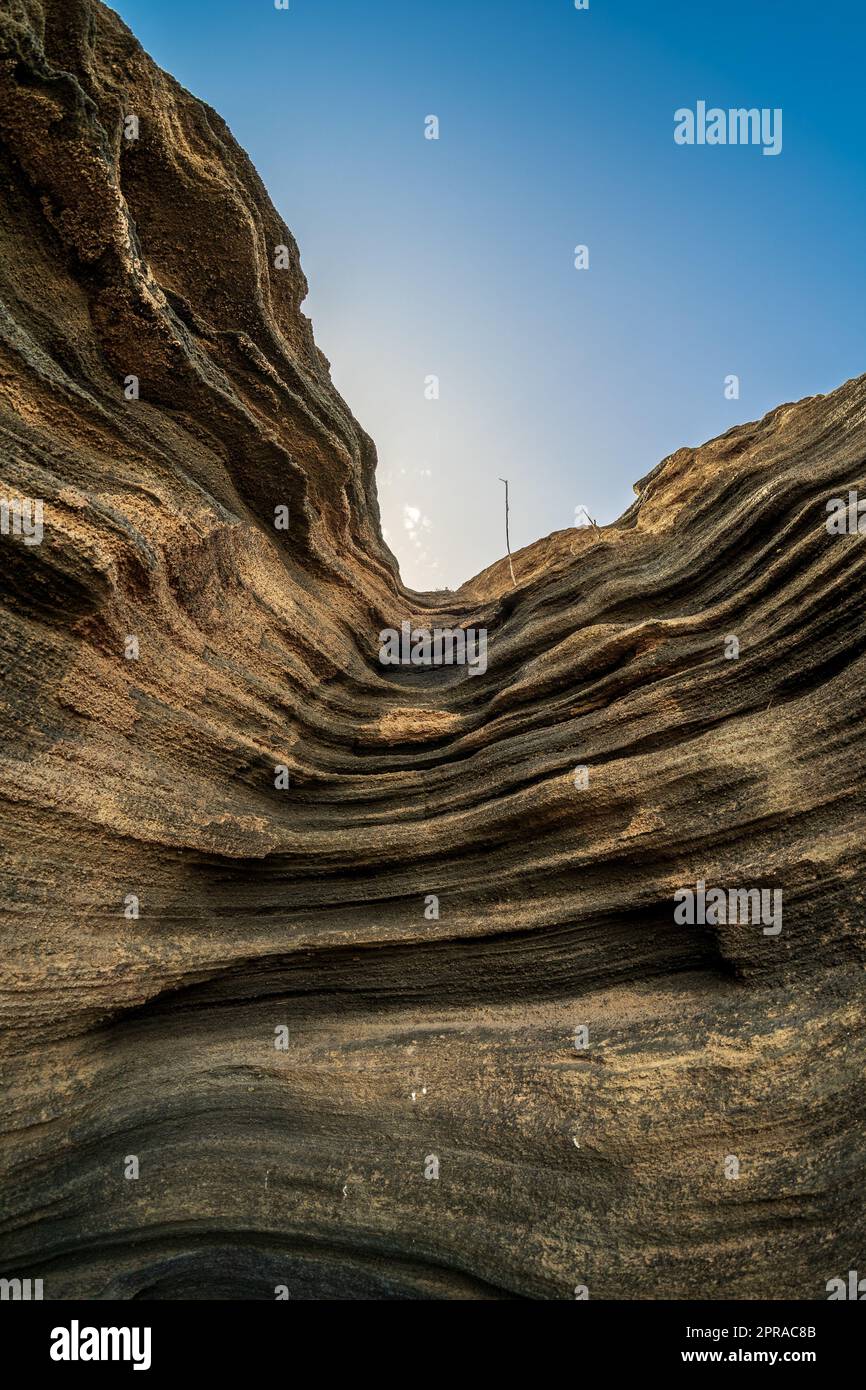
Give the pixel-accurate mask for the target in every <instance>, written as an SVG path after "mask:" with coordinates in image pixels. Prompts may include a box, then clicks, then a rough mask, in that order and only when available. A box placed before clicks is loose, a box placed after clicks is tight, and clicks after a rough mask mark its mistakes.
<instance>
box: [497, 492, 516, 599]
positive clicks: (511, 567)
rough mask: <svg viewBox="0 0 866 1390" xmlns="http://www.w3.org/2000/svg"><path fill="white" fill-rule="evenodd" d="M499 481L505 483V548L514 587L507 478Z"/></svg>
mask: <svg viewBox="0 0 866 1390" xmlns="http://www.w3.org/2000/svg"><path fill="white" fill-rule="evenodd" d="M499 481H500V483H504V484H505V548H506V550H507V551H508V568H509V569H510V570H511V587H512V588H513V589H516V588H517V582H516V580H515V578H514V565H513V564H512V563H511V541H510V539H509V536H508V479H507V478H500V479H499Z"/></svg>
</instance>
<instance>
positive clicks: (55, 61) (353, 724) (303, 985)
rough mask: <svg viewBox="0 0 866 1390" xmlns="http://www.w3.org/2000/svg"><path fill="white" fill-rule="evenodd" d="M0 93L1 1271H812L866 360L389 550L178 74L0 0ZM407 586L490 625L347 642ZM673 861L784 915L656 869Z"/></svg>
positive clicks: (854, 1033)
mask: <svg viewBox="0 0 866 1390" xmlns="http://www.w3.org/2000/svg"><path fill="white" fill-rule="evenodd" d="M131 115H134V116H135V117H136V118H137V121H138V129H137V138H129V136H130V135H133V136H134V135H135V129H134V126H130V124H129V117H130V116H131ZM0 131H2V150H0V158H2V178H3V186H4V197H3V200H2V213H0V215H2V256H0V315H2V318H0V353H2V356H0V438H2V451H0V496H2V498H3V499H4V500H5V501H6V502H7V503H8V505H7V508H6V510H5V512H4V525H3V534H2V536H0V547H2V561H3V563H2V578H0V590H2V604H3V623H2V644H3V687H2V690H3V694H2V706H0V709H2V729H3V746H4V752H3V765H2V777H0V815H2V834H0V842H2V854H3V861H4V862H3V868H4V873H3V878H2V887H0V906H2V950H3V975H2V989H0V1022H2V1025H3V1029H4V1033H3V1068H4V1083H5V1084H4V1095H5V1104H4V1107H3V1115H2V1120H0V1133H2V1142H0V1163H2V1220H0V1275H3V1276H5V1277H11V1276H19V1277H28V1276H29V1277H37V1278H42V1279H43V1280H44V1285H45V1296H46V1297H50V1298H61V1299H62V1298H70V1297H86V1298H111V1297H121V1298H134V1297H144V1298H220V1297H225V1298H248V1299H272V1298H273V1297H274V1296H275V1289H278V1288H284V1289H286V1290H288V1291H289V1293H290V1295H291V1296H292V1297H293V1298H304V1297H339V1298H359V1297H374V1298H389V1297H421V1298H486V1297H497V1298H514V1297H529V1298H541V1299H559V1298H573V1297H575V1295H576V1293H577V1296H578V1297H580V1296H584V1295H585V1292H586V1291H588V1294H589V1297H591V1298H620V1299H622V1298H640V1299H653V1298H662V1297H664V1298H671V1297H674V1298H675V1297H698V1298H707V1299H714V1298H723V1297H742V1298H754V1297H761V1298H781V1297H800V1298H807V1299H816V1298H825V1297H826V1292H825V1287H826V1282H827V1280H828V1279H831V1278H833V1277H834V1276H838V1275H843V1276H844V1275H845V1274H846V1272H847V1271H848V1270H849V1268H856V1267H857V1261H858V1260H860V1261H861V1264H862V1260H863V1237H864V1231H866V1205H864V1195H863V1193H864V1148H866V1138H864V1133H863V1130H864V1110H866V1103H864V1062H866V1042H864V1036H863V1028H862V1020H863V963H864V936H866V907H864V889H863V885H864V879H866V873H864V869H866V855H864V848H863V846H864V837H866V808H864V797H863V783H864V768H866V764H864V752H863V749H864V735H863V728H864V673H866V655H864V649H866V620H864V616H863V592H864V578H866V559H864V556H866V548H864V547H866V539H864V538H863V537H862V536H858V535H850V536H837V535H830V534H829V533H828V531H827V527H826V525H825V517H826V512H825V505H826V501H827V500H828V499H829V498H831V497H835V496H842V497H847V493H848V489H849V487H855V486H857V485H858V484H859V486H860V488H861V490H863V489H864V487H866V477H864V474H866V468H864V458H866V379H861V380H859V381H854V382H850V383H848V384H847V385H846V386H844V387H842V388H841V389H840V390H838V391H836V392H834V393H833V394H832V395H829V396H826V397H816V398H813V399H811V400H806V401H803V402H800V403H799V404H796V405H786V406H783V407H780V408H779V409H778V410H776V411H774V412H773V413H772V414H771V415H769V416H768V417H767V418H766V419H765V420H763V421H761V422H759V423H757V424H751V425H746V426H743V427H740V428H737V429H734V430H732V431H730V432H729V433H728V434H726V435H725V436H724V437H723V438H721V439H718V440H715V441H713V442H712V443H710V444H707V445H705V446H704V447H702V448H699V449H683V450H680V451H679V452H678V453H677V454H674V455H673V456H672V457H670V458H668V459H666V460H665V461H664V462H663V463H662V464H661V465H660V466H659V467H658V468H657V469H656V470H655V472H654V473H653V474H651V475H650V476H649V477H648V478H646V479H644V480H643V481H642V483H641V484H639V485H638V499H637V501H636V502H635V504H634V505H633V507H632V508H631V509H630V511H629V512H628V513H626V515H625V516H624V517H623V518H622V519H621V520H620V521H619V522H618V523H617V524H616V525H614V526H611V527H606V528H604V529H602V530H600V531H596V530H592V529H587V530H582V531H567V532H562V533H559V534H557V535H555V536H552V537H550V538H548V539H547V540H544V541H539V542H538V543H537V544H536V545H534V546H531V547H529V548H528V549H527V550H525V551H522V552H520V553H518V554H517V555H515V557H514V566H515V573H516V577H517V582H516V586H512V584H511V579H510V574H509V570H508V564H507V562H503V563H500V564H498V565H496V566H494V567H493V568H492V569H490V570H488V571H486V572H485V573H484V574H482V575H480V576H479V577H478V578H477V579H476V580H474V581H472V582H470V583H468V584H467V585H465V586H464V588H463V589H462V590H460V591H459V593H457V594H456V595H447V594H438V595H437V594H426V595H424V594H414V593H408V592H406V591H405V590H404V588H403V587H402V585H401V583H400V579H399V575H398V573H397V569H396V565H395V562H394V560H393V557H392V556H391V555H390V553H389V551H388V549H387V547H386V546H385V545H384V543H383V541H382V539H381V535H380V531H379V522H378V511H377V505H376V494H375V481H374V470H375V451H374V448H373V445H372V443H371V441H370V440H369V439H368V438H367V436H366V435H365V434H364V432H363V431H362V429H361V428H360V427H359V425H358V424H357V422H356V421H355V420H354V418H353V417H352V414H351V412H350V411H349V409H348V407H347V406H346V404H345V403H344V402H343V401H342V400H341V398H340V397H339V395H338V394H337V392H336V391H335V389H334V387H333V386H332V384H331V381H330V378H329V373H328V364H327V362H326V361H325V359H324V358H323V357H322V355H321V353H320V352H319V351H318V349H317V348H316V346H315V344H314V342H313V337H312V333H311V329H310V325H309V322H308V321H307V319H306V318H305V317H304V315H303V314H302V312H301V310H300V305H301V303H302V301H303V298H304V296H305V293H306V284H305V281H304V277H303V274H302V272H301V269H300V264H299V260H298V254H297V248H296V246H295V243H294V241H293V239H292V236H291V234H290V232H289V231H288V229H287V228H286V227H285V225H284V224H283V222H282V221H281V219H280V218H279V216H278V215H277V213H276V212H275V211H274V209H273V207H272V206H271V203H270V201H269V199H268V197H267V194H266V192H265V190H264V188H263V186H262V184H261V181H260V180H259V178H258V176H257V175H256V173H255V171H254V169H253V168H252V166H251V165H250V163H249V160H248V159H247V158H246V156H245V155H244V154H243V152H242V151H241V150H240V149H239V148H238V147H237V145H236V144H235V142H234V140H233V139H232V137H231V134H230V132H229V131H228V129H227V128H226V126H225V124H224V123H223V122H222V121H221V120H220V118H219V117H218V116H217V115H216V113H215V112H214V111H212V110H211V109H210V108H209V107H207V106H205V105H204V104H203V103H201V102H199V101H197V100H195V99H194V98H192V97H191V96H190V95H189V94H188V93H187V92H185V91H184V90H183V89H182V88H180V87H179V86H178V85H177V83H175V82H174V81H173V80H172V79H171V78H170V77H168V76H167V75H166V74H164V73H163V72H161V71H159V69H157V68H156V67H155V66H154V64H153V63H152V62H151V61H150V60H149V59H148V58H147V56H146V55H145V54H144V53H143V51H142V50H141V48H140V47H139V45H138V44H137V43H136V41H135V40H134V38H133V37H132V35H131V34H130V33H129V32H128V30H127V29H126V28H125V27H124V26H123V25H122V24H121V23H120V21H119V20H118V19H117V18H116V17H115V16H114V15H113V14H112V12H111V11H109V10H107V9H106V8H104V7H103V6H102V5H100V4H98V3H95V0H13V2H12V3H9V0H5V3H4V5H3V9H2V14H0ZM279 248H283V249H282V250H280V249H279ZM278 267H279V268H278ZM16 499H17V500H18V501H19V502H20V501H21V499H31V500H32V499H40V500H41V501H42V502H43V530H44V534H43V535H42V537H41V543H38V544H36V543H33V542H34V541H35V540H36V536H35V535H34V534H32V533H31V534H30V535H29V536H28V535H27V534H26V526H23V525H19V526H17V527H16V524H15V521H16V516H17V515H18V514H17V513H16V511H15V502H16ZM19 519H20V518H19ZM407 619H409V620H412V621H413V622H415V623H420V624H427V625H430V626H432V625H436V624H439V625H443V626H454V625H462V626H474V627H476V628H479V627H480V628H485V629H486V630H487V631H488V633H489V647H488V664H487V669H486V671H484V672H483V673H482V672H479V673H476V674H470V673H469V672H468V670H467V669H466V668H465V667H441V668H427V669H425V668H417V667H411V666H406V667H386V666H382V665H381V664H380V662H379V660H378V645H379V632H380V629H382V628H384V627H389V626H393V627H397V628H399V626H400V623H401V622H402V621H404V620H407ZM732 638H735V639H736V641H735V642H732V640H731V639H732ZM737 652H738V654H736V653H737ZM580 769H584V771H581V770H580ZM286 783H288V785H286ZM701 883H703V884H706V885H707V889H708V890H709V888H710V887H711V886H722V887H724V888H726V889H728V888H740V889H750V888H761V889H767V890H770V891H771V892H776V891H781V892H782V894H783V902H784V916H783V922H782V924H781V930H780V931H778V932H774V931H772V930H767V929H765V927H766V924H765V923H762V922H761V921H749V922H742V921H740V922H727V921H721V920H719V921H716V922H713V921H712V918H711V916H710V920H709V921H706V920H705V921H701V920H699V919H700V916H701V914H700V912H698V913H697V914H696V920H694V921H693V922H689V921H682V920H677V915H676V904H677V902H678V901H679V899H678V897H677V894H678V891H679V890H681V889H686V888H692V889H693V890H694V891H695V892H696V893H697V892H698V891H699V888H698V885H699V884H701ZM681 915H682V914H680V916H681ZM136 1172H137V1174H138V1175H137V1176H134V1174H135V1173H136Z"/></svg>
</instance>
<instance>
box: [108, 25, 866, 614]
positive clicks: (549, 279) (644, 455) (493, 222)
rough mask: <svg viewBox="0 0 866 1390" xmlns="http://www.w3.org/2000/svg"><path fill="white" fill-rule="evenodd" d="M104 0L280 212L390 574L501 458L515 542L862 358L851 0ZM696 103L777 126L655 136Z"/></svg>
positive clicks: (858, 107)
mask: <svg viewBox="0 0 866 1390" xmlns="http://www.w3.org/2000/svg"><path fill="white" fill-rule="evenodd" d="M114 8H115V9H116V10H117V11H118V13H119V14H120V15H121V16H122V17H123V19H124V20H125V21H126V23H127V24H128V25H129V26H130V28H131V29H132V30H133V31H134V32H135V34H136V35H137V37H138V38H139V39H140V41H141V42H142V43H143V45H144V47H145V48H146V49H147V50H148V51H149V52H150V53H151V54H152V56H153V57H154V58H155V59H156V60H157V62H159V63H160V64H161V66H163V67H164V68H167V69H168V70H169V71H170V72H171V73H173V74H174V76H175V77H177V78H178V80H179V81H180V82H182V83H183V84H184V86H186V87H188V88H189V89H190V90H191V91H192V92H194V93H195V94H196V95H197V96H200V97H202V98H204V99H205V100H206V101H208V102H209V103H210V104H211V105H212V106H215V107H216V108H217V109H218V110H219V112H220V113H221V115H222V116H223V117H224V118H225V120H226V121H227V122H228V124H229V126H230V127H231V129H232V131H233V133H234V135H235V136H236V138H237V139H238V140H239V141H240V143H241V144H242V145H243V146H244V147H245V148H246V150H247V151H248V152H249V154H250V156H251V158H252V160H253V162H254V164H255V165H256V166H257V168H258V170H259V172H260V174H261V175H262V177H263V179H264V181H265V184H266V185H267V187H268V190H269V192H270V194H271V197H272V199H273V201H274V203H275V205H276V207H277V208H278V209H279V211H280V213H281V214H282V216H283V217H284V218H285V220H286V222H287V223H288V225H289V226H290V227H291V229H292V231H293V233H294V235H295V236H296V238H297V240H298V243H299V246H300V249H301V259H302V263H303V267H304V270H305V272H306V275H307V279H308V280H309V284H310V294H309V298H308V299H307V301H306V304H305V306H304V308H305V312H306V313H308V314H309V315H310V317H311V318H312V320H313V327H314V330H315V333H316V339H317V341H318V343H319V346H320V347H321V348H322V350H323V352H324V353H325V354H326V356H327V357H328V358H329V359H330V361H331V367H332V375H333V378H334V381H335V383H336V385H337V387H338V388H339V390H340V391H341V392H342V394H343V395H344V396H345V398H346V400H347V401H348V403H349V405H350V406H351V408H352V410H353V411H354V413H355V414H356V415H357V417H358V419H359V420H360V421H361V423H362V425H363V426H364V427H365V429H367V430H368V432H369V433H370V434H371V435H372V437H373V439H374V440H375V442H376V444H377V446H378V450H379V496H380V502H381V507H382V519H383V525H384V528H385V532H386V536H387V539H388V541H389V544H390V545H391V548H392V549H393V550H394V552H395V554H396V555H397V556H398V558H399V560H400V563H401V569H402V572H403V576H404V579H405V581H406V582H407V583H408V584H409V585H411V586H413V587H415V588H419V589H427V588H438V587H444V586H446V585H448V586H450V587H452V588H455V587H457V585H459V584H460V583H461V582H462V581H463V580H464V579H467V578H469V577H470V576H471V575H473V574H475V573H477V571H479V570H480V569H482V568H484V566H485V565H488V564H490V563H491V562H492V561H493V560H495V559H498V558H499V557H500V556H501V555H502V554H503V553H504V549H505V546H504V528H503V496H502V494H503V488H502V484H501V483H500V482H499V478H500V477H507V478H509V479H510V487H511V544H512V549H517V548H518V547H519V546H521V545H526V544H528V543H529V542H531V541H533V540H536V539H537V538H538V537H539V536H542V535H546V534H548V533H549V532H550V531H554V530H558V529H560V528H562V527H564V526H570V525H573V524H574V514H575V507H578V506H585V507H586V508H588V510H589V512H590V513H591V515H592V516H593V517H594V518H595V519H596V520H597V521H599V522H602V523H603V522H607V521H612V520H613V519H615V518H616V517H617V516H619V514H620V513H621V512H622V511H623V510H624V509H625V508H626V506H628V504H629V503H630V501H631V500H632V496H633V494H632V491H631V484H632V483H633V482H634V481H635V480H636V479H638V478H639V477H641V476H642V475H643V474H644V473H646V472H648V471H649V469H650V468H652V467H653V466H654V465H655V464H656V463H657V462H658V461H659V459H661V458H662V457H664V455H665V454H668V453H671V452H672V451H673V450H674V449H676V448H679V447H680V446H681V445H684V444H698V443H701V442H702V441H703V440H705V439H708V438H711V437H712V436H713V435H716V434H719V433H721V432H722V431H724V430H725V429H727V428H729V427H730V426H731V425H733V424H736V423H738V422H740V421H742V420H750V419H754V418H756V417H758V416H760V415H762V414H763V413H764V412H765V411H767V410H769V409H770V408H772V407H773V406H775V405H778V404H780V403H781V402H783V401H788V400H795V399H798V398H800V397H801V396H805V395H812V394H815V393H816V392H820V391H827V390H830V389H832V388H833V387H834V386H836V385H838V384H840V383H841V382H842V381H844V380H846V379H847V378H848V377H851V376H855V375H859V374H860V373H861V372H863V371H866V313H864V309H866V293H864V291H866V237H864V232H866V178H864V150H866V128H864V127H866V98H864V87H866V84H864V77H863V63H864V56H863V55H864V51H866V9H864V7H863V6H862V3H861V0H820V2H819V0H727V3H721V0H717V2H716V3H712V2H711V0H700V2H699V0H658V3H652V2H651V0H590V6H589V9H588V10H581V11H578V10H576V9H575V5H574V0H290V8H289V9H288V10H287V11H278V10H276V9H275V7H274V3H273V0H116V3H115V5H114ZM701 100H703V101H706V102H707V104H708V106H710V107H713V106H717V107H722V108H725V109H727V108H729V107H758V108H764V107H766V108H777V107H778V108H781V109H782V112H783V123H782V132H783V145H782V152H781V153H780V154H779V155H778V156H775V157H774V156H766V155H764V154H763V153H762V150H761V148H760V147H758V146H751V145H749V146H740V145H727V146H708V145H704V146H697V145H695V146H679V145H677V144H675V142H674V139H673V132H674V112H675V110H677V109H678V108H680V107H691V108H692V109H694V108H695V107H696V104H697V102H698V101H701ZM429 115H436V116H437V117H438V118H439V122H440V138H439V139H438V141H434V140H428V139H425V136H424V132H425V118H426V117H427V116H429ZM578 244H584V245H587V246H588V247H589V269H588V270H576V269H575V266H574V259H575V258H574V248H575V246H576V245H578ZM731 374H736V375H737V376H738V377H739V379H740V395H739V399H735V400H731V399H726V397H725V378H726V377H727V376H729V375H731ZM430 375H436V376H438V377H439V382H440V387H439V390H440V396H439V399H438V400H427V399H425V379H426V378H427V377H428V376H430Z"/></svg>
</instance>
